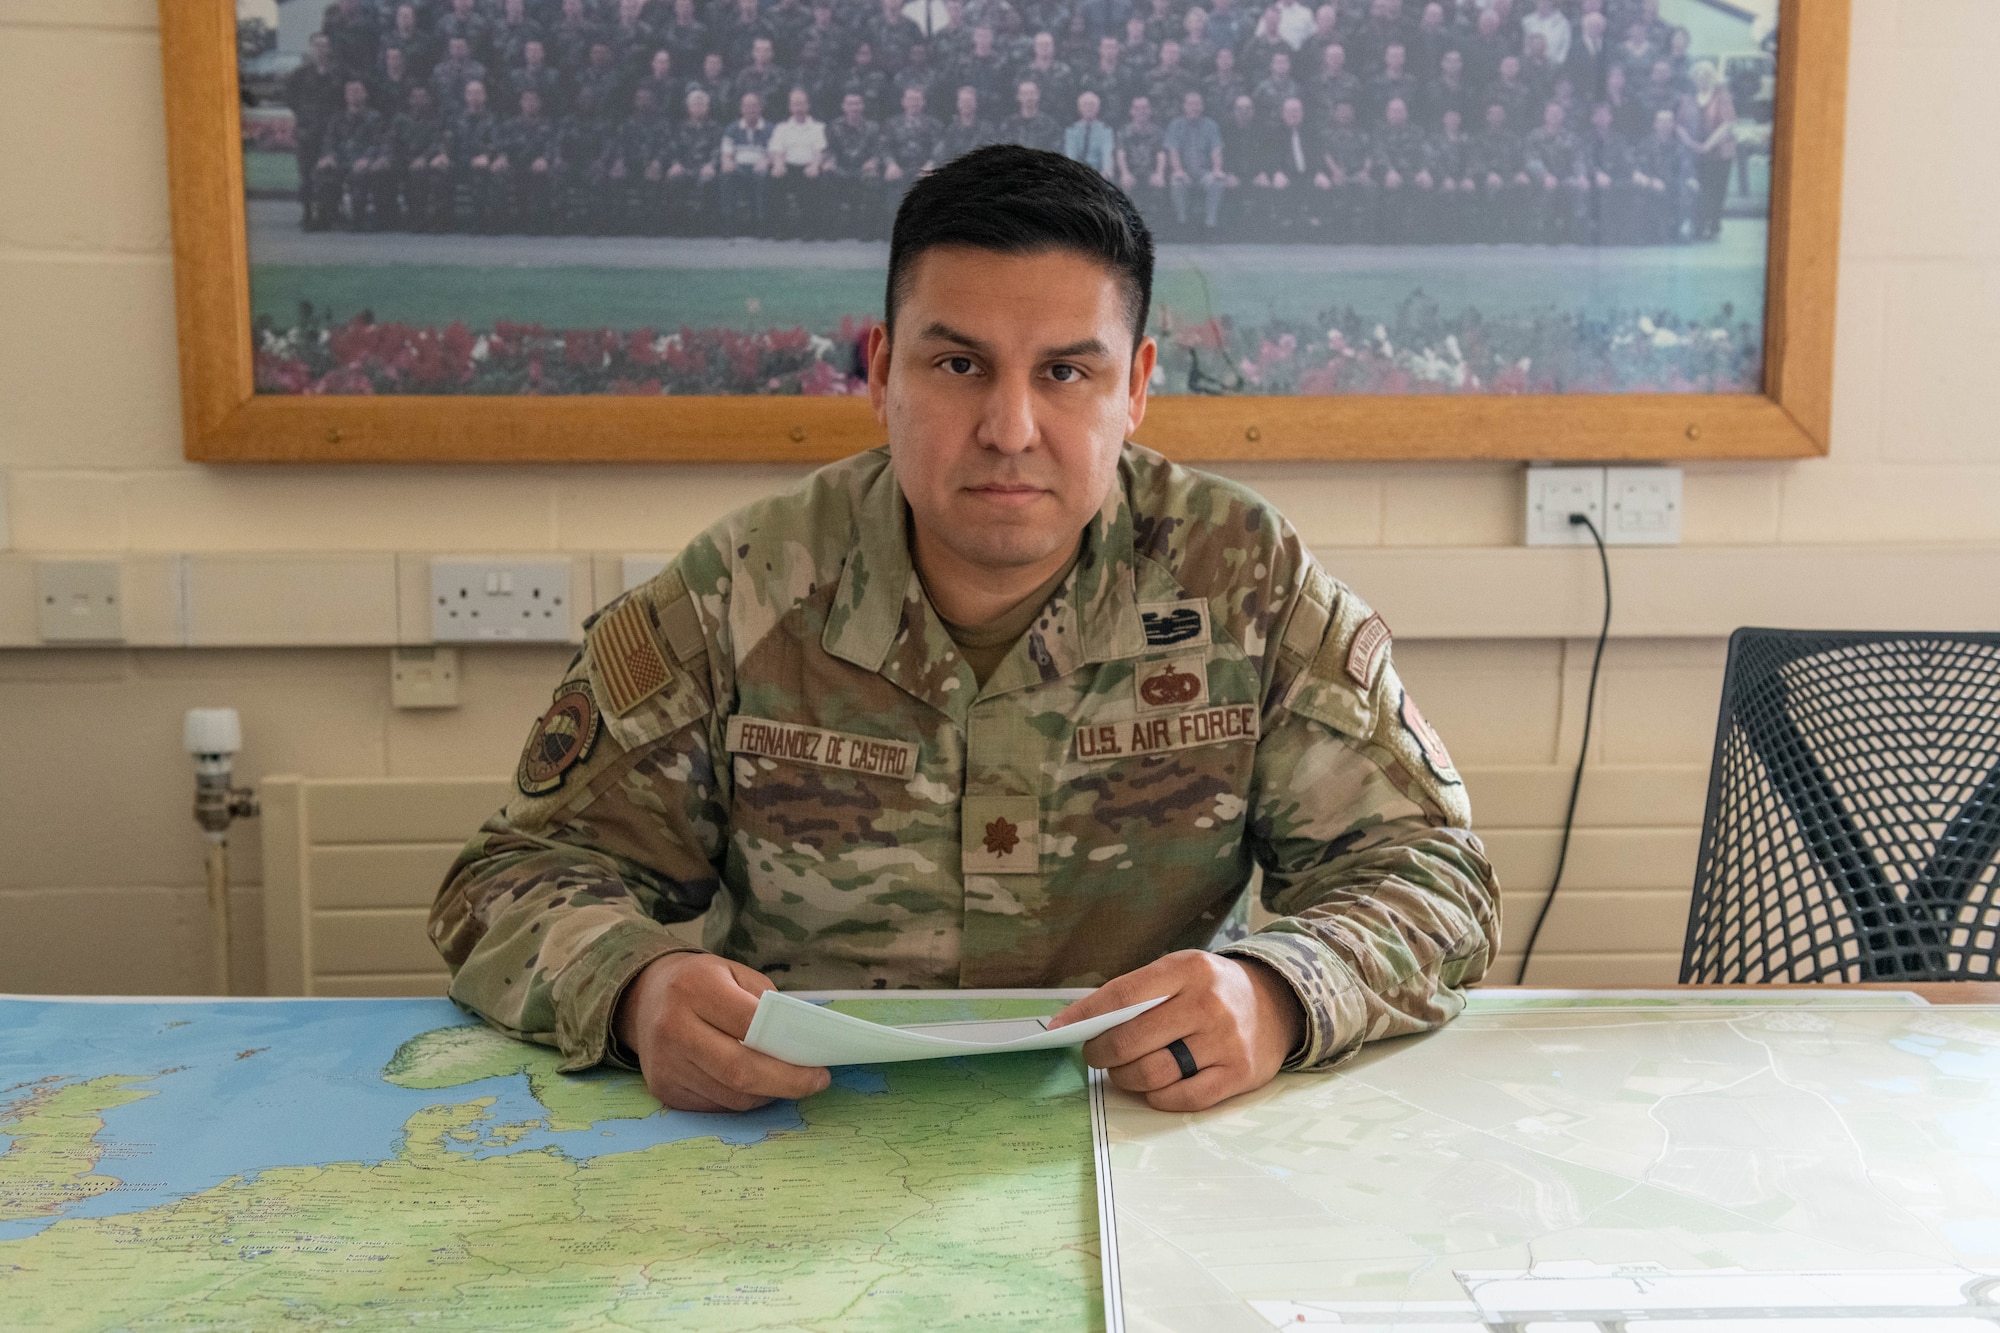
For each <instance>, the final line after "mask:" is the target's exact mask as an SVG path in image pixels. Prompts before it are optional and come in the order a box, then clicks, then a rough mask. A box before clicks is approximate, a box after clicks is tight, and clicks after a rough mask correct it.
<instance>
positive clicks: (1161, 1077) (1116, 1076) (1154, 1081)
mask: <svg viewBox="0 0 2000 1333" xmlns="http://www.w3.org/2000/svg"><path fill="white" fill-rule="evenodd" d="M1106 1075H1107V1077H1109V1078H1110V1080H1111V1086H1112V1087H1114V1088H1122V1089H1124V1090H1125V1091H1126V1092H1158V1091H1159V1090H1160V1089H1161V1088H1164V1087H1166V1086H1167V1085H1168V1084H1170V1083H1179V1082H1180V1081H1181V1077H1182V1076H1181V1066H1180V1062H1179V1061H1177V1060H1175V1059H1174V1057H1173V1054H1172V1053H1171V1052H1169V1051H1153V1052H1151V1053H1149V1054H1146V1055H1142V1056H1140V1057H1139V1058H1138V1059H1136V1060H1134V1061H1132V1063H1130V1064H1125V1065H1119V1066H1117V1067H1116V1068H1114V1069H1110V1070H1108V1071H1106ZM1199 1076H1200V1074H1199V1072H1197V1074H1196V1077H1199Z"/></svg>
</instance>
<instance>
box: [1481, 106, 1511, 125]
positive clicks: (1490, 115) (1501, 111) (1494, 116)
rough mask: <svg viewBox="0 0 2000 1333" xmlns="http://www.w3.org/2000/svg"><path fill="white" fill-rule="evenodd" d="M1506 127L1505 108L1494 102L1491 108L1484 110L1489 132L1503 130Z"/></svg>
mask: <svg viewBox="0 0 2000 1333" xmlns="http://www.w3.org/2000/svg"><path fill="white" fill-rule="evenodd" d="M1506 126H1507V108H1506V107H1504V106H1501V105H1500V104H1499V103H1498V102H1495V103H1494V104H1493V105H1492V106H1489V107H1487V108H1486V128H1487V129H1489V130H1498V129H1505V128H1506Z"/></svg>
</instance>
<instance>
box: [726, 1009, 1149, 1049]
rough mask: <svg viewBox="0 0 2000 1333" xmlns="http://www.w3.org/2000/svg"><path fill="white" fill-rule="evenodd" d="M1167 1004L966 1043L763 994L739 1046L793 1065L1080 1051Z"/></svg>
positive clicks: (932, 1031) (935, 1033)
mask: <svg viewBox="0 0 2000 1333" xmlns="http://www.w3.org/2000/svg"><path fill="white" fill-rule="evenodd" d="M1166 1002H1167V1001H1166V997H1165V996H1161V997H1160V998H1159V999H1157V1000H1142V1001H1140V1002H1139V1003H1138V1004H1128V1005H1126V1006H1125V1007H1124V1008H1123V1009H1114V1010H1112V1011H1111V1012H1110V1013H1108V1014H1100V1015H1098V1016H1097V1017H1096V1018H1086V1019H1085V1020H1083V1022H1081V1023H1072V1024H1070V1025H1069V1026H1068V1027H1060V1028H1054V1029H1047V1028H1044V1029H1043V1030H1042V1031H1040V1032H1031V1033H1029V1034H1028V1035H1026V1036H1021V1037H1016V1038H1013V1039H1012V1040H1002V1041H968V1040H964V1039H961V1038H954V1037H947V1036H941V1035H939V1033H938V1031H937V1030H936V1029H935V1028H933V1029H932V1030H931V1031H928V1032H922V1031H912V1030H911V1029H909V1028H896V1027H887V1026H885V1025H883V1024H881V1023H870V1022H869V1021H868V1020H867V1019H865V1018H856V1017H854V1016H853V1015H852V1014H842V1013H836V1012H834V1011H833V1010H832V1009H828V1008H826V1007H824V1006H822V1005H817V1004H813V1003H811V1002H809V1001H806V1000H801V999H799V998H798V997H796V996H792V995H786V994H783V993H782V992H779V991H774V990H767V991H765V992H764V993H763V994H762V995H760V996H758V997H757V1013H756V1016H755V1017H753V1018H752V1019H751V1020H750V1031H749V1033H748V1034H747V1035H745V1036H744V1038H743V1044H744V1045H745V1046H748V1047H749V1048H750V1049H751V1050H753V1051H761V1052H763V1053H764V1054H765V1055H769V1056H773V1057H775V1058H777V1059H779V1060H783V1061H786V1062H787V1063H789V1064H795V1065H879V1064H890V1063H893V1062H896V1061H900V1060H936V1059H939V1058H941V1057H943V1056H948V1055H998V1054H1001V1053H1003V1052H1008V1051H1047V1050H1054V1049H1056V1048H1058V1047H1063V1046H1081V1045H1083V1043H1085V1042H1087V1041H1089V1040H1090V1039H1091V1038H1092V1037H1095V1036H1096V1035H1098V1034H1099V1033H1100V1032H1109V1031H1110V1030H1111V1029H1112V1028H1115V1027H1117V1026H1118V1025H1119V1024H1120V1023H1123V1022H1124V1021H1125V1020H1127V1019H1129V1018H1137V1017H1138V1016H1139V1015H1140V1014H1143V1013H1145V1012H1146V1011H1147V1010H1148V1009H1151V1008H1152V1007H1153V1006H1154V1005H1156V1004H1165V1003H1166ZM1036 1021H1037V1022H1040V1021H1042V1020H1036Z"/></svg>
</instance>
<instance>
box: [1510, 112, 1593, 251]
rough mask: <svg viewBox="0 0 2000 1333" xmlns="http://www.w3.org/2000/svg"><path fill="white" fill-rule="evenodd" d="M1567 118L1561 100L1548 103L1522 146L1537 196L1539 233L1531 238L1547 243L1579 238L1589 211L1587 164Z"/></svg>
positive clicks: (1579, 142)
mask: <svg viewBox="0 0 2000 1333" xmlns="http://www.w3.org/2000/svg"><path fill="white" fill-rule="evenodd" d="M1567 119H1568V117H1567V115H1566V113H1565V112H1564V111H1563V107H1562V103H1560V102H1550V103H1549V104H1548V107H1547V109H1546V110H1545V111H1544V112H1543V114H1542V127H1541V128H1540V129H1538V130H1536V131H1535V132H1534V133H1533V134H1530V135H1529V136H1528V140H1527V143H1526V144H1524V145H1523V148H1524V150H1525V152H1526V154H1527V159H1528V179H1529V180H1531V181H1533V182H1534V183H1535V185H1536V187H1537V189H1536V190H1535V194H1536V195H1537V196H1539V198H1540V204H1539V207H1538V216H1537V217H1536V218H1535V226H1536V227H1537V229H1538V230H1539V232H1540V235H1539V236H1537V237H1535V238H1534V239H1537V240H1540V241H1543V242H1545V243H1547V244H1549V245H1560V244H1562V243H1563V242H1565V241H1573V240H1577V239H1580V238H1581V236H1582V233H1583V230H1584V225H1585V222H1586V219H1587V218H1588V217H1589V212H1590V164H1589V161H1588V159H1586V158H1585V156H1584V151H1583V140H1581V139H1579V138H1578V137H1577V136H1576V133H1575V132H1574V131H1573V130H1571V129H1570V128H1569V125H1568V124H1567Z"/></svg>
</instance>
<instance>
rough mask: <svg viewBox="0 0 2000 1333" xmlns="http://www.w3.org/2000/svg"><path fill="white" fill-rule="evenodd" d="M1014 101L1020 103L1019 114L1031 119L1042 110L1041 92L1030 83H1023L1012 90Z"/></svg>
mask: <svg viewBox="0 0 2000 1333" xmlns="http://www.w3.org/2000/svg"><path fill="white" fill-rule="evenodd" d="M1014 100H1015V101H1016V102H1018V103H1020V106H1021V114H1022V115H1023V116H1024V117H1029V118H1032V117H1033V116H1034V115H1035V114H1036V113H1038V112H1039V111H1040V110H1041V109H1042V90H1041V89H1040V88H1038V87H1036V86H1035V85H1034V84H1032V83H1024V84H1022V85H1021V86H1020V87H1019V88H1017V89H1015V90H1014Z"/></svg>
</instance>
